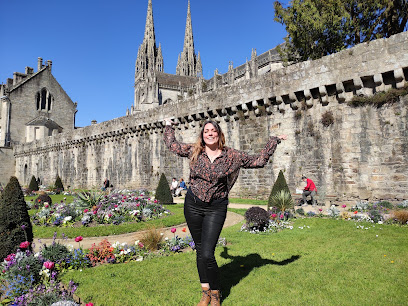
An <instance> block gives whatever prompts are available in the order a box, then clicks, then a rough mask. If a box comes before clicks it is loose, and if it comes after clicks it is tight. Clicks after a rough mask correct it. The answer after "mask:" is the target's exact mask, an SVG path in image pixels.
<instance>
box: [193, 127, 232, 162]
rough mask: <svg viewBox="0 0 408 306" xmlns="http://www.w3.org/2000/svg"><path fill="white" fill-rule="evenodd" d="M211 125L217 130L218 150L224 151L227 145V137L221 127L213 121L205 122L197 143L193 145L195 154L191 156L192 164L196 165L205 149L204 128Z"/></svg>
mask: <svg viewBox="0 0 408 306" xmlns="http://www.w3.org/2000/svg"><path fill="white" fill-rule="evenodd" d="M208 123H211V124H212V125H213V126H214V128H215V130H216V131H217V133H218V148H219V149H220V150H222V149H224V145H225V136H224V133H223V132H222V130H221V127H220V126H219V125H218V123H217V122H215V121H213V120H207V121H205V122H204V124H203V127H202V128H201V132H200V135H198V138H197V141H196V142H195V143H194V145H193V154H191V162H193V163H195V162H196V161H197V159H198V156H199V155H200V154H201V152H203V151H204V148H205V142H204V136H203V135H204V128H205V126H206V125H207V124H208Z"/></svg>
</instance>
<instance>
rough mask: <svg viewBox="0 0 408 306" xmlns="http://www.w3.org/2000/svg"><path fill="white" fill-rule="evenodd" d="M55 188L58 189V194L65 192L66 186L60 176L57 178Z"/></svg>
mask: <svg viewBox="0 0 408 306" xmlns="http://www.w3.org/2000/svg"><path fill="white" fill-rule="evenodd" d="M55 188H56V189H57V192H61V191H64V185H63V184H62V181H61V178H60V176H59V175H57V178H56V180H55Z"/></svg>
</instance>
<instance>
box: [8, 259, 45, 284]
mask: <svg viewBox="0 0 408 306" xmlns="http://www.w3.org/2000/svg"><path fill="white" fill-rule="evenodd" d="M16 262H17V263H16V264H15V265H14V266H12V267H11V268H10V269H9V270H8V271H7V277H8V278H12V279H17V278H18V277H19V275H21V276H23V277H24V278H27V279H30V278H31V277H32V278H33V279H34V281H35V282H38V281H39V279H40V271H41V268H42V265H43V263H42V261H41V260H40V259H39V258H38V257H35V256H26V255H25V254H24V253H23V252H18V253H17V257H16ZM27 266H28V267H29V268H27Z"/></svg>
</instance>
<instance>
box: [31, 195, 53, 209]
mask: <svg viewBox="0 0 408 306" xmlns="http://www.w3.org/2000/svg"><path fill="white" fill-rule="evenodd" d="M45 202H47V203H48V204H50V205H51V204H52V199H51V197H50V196H49V195H48V194H46V193H42V194H40V195H39V196H38V197H37V198H36V199H35V203H34V205H35V206H38V207H42V206H44V203H45Z"/></svg>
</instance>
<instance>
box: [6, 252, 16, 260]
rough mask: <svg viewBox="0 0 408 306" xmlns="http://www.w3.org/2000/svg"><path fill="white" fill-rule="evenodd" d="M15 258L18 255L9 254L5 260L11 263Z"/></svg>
mask: <svg viewBox="0 0 408 306" xmlns="http://www.w3.org/2000/svg"><path fill="white" fill-rule="evenodd" d="M14 256H16V254H14V253H12V254H9V255H7V257H6V259H5V260H6V261H11V260H13V258H14Z"/></svg>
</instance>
